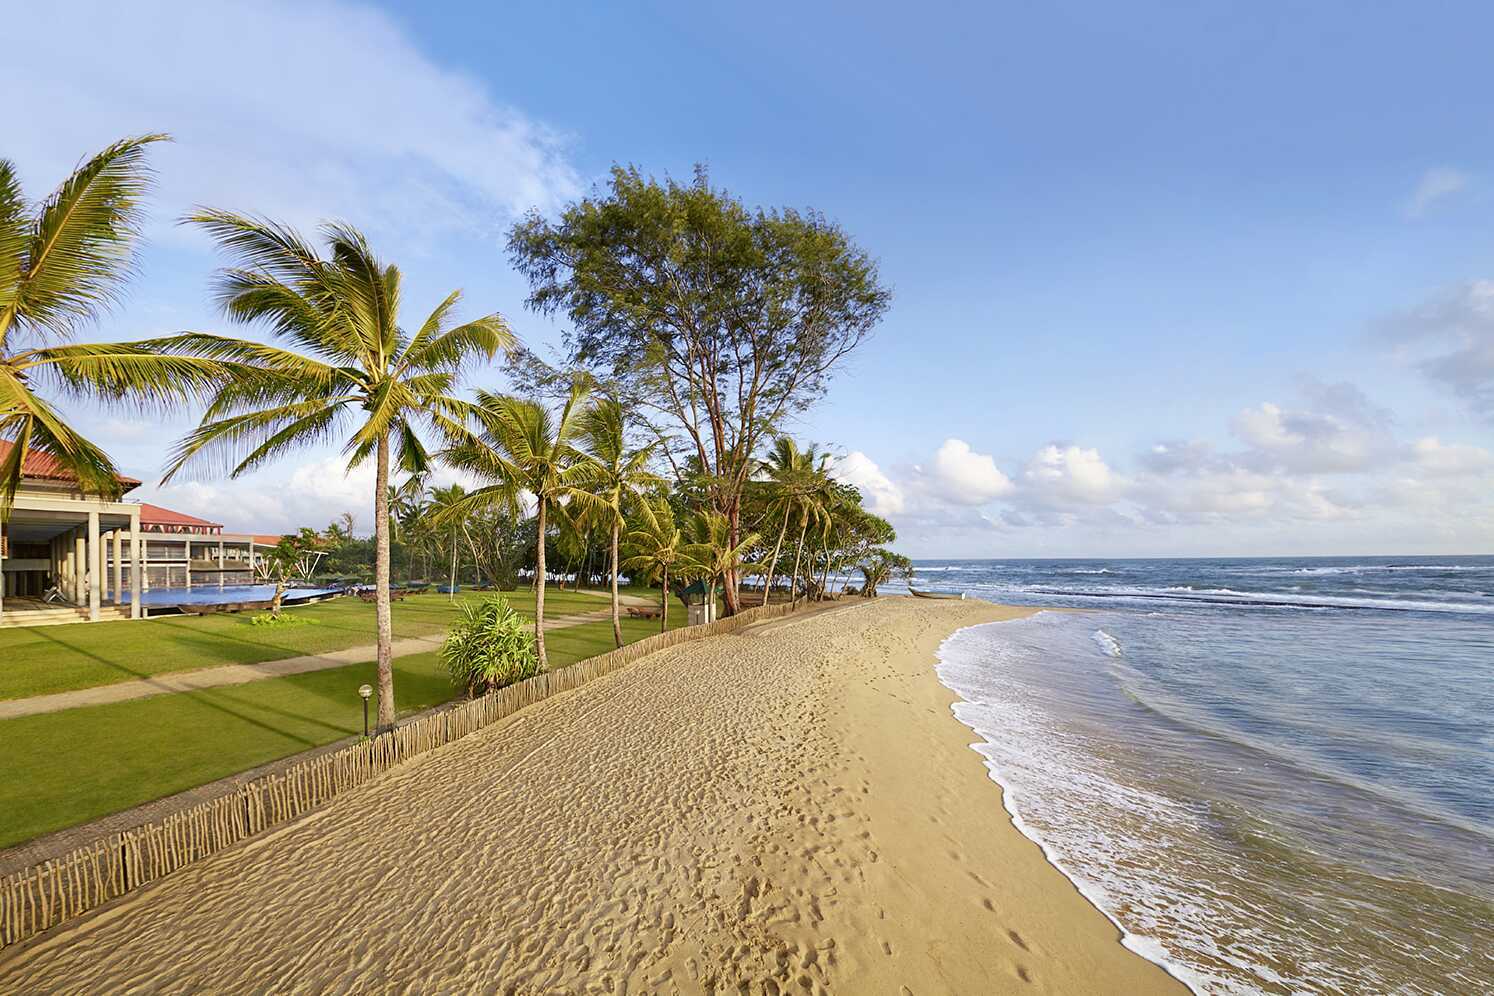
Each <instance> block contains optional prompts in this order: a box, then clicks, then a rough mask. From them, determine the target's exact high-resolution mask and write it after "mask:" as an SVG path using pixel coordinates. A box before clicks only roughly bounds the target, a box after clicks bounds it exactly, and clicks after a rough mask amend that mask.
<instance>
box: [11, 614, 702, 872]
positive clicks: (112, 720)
mask: <svg viewBox="0 0 1494 996" xmlns="http://www.w3.org/2000/svg"><path fill="white" fill-rule="evenodd" d="M547 601H548V598H547ZM683 617H684V613H683V612H674V611H671V612H670V625H671V628H673V627H676V626H679V625H682V624H683V622H684V618H683ZM370 618H371V617H370ZM125 625H129V624H125ZM104 626H105V624H103V623H99V624H95V625H94V626H80V627H75V628H76V629H80V630H87V629H101V628H103V627H104ZM135 627H136V628H137V629H150V628H151V627H150V626H149V625H147V624H135ZM246 628H249V627H246ZM309 628H311V627H296V630H297V631H298V632H299V631H301V630H303V629H309ZM658 629H659V624H658V622H657V621H656V620H654V621H649V620H633V619H630V620H624V621H623V636H624V639H625V640H626V641H627V642H629V643H631V642H634V641H636V640H640V639H643V638H644V637H647V636H652V635H653V634H654V633H657V632H658ZM545 645H546V648H547V650H548V651H549V655H550V666H551V667H552V668H555V667H561V666H563V665H565V664H569V663H571V662H573V661H577V660H581V659H582V658H585V657H590V656H593V655H595V654H599V653H604V652H606V651H608V650H610V649H612V625H611V623H610V622H596V623H584V624H582V625H579V626H573V627H567V628H564V629H558V630H553V631H551V632H549V633H547V634H545ZM282 656H283V655H282ZM374 679H375V673H374V665H373V664H372V663H366V664H354V665H350V666H348V667H342V668H335V669H332V670H327V671H316V672H312V673H309V674H300V675H294V676H292V677H288V678H272V679H267V680H265V681H256V682H253V683H251V684H247V685H230V686H224V687H221V688H211V689H205V690H203V691H199V692H184V693H178V694H172V695H161V696H157V697H155V698H149V699H137V700H134V701H130V702H119V703H115V704H113V705H104V706H90V707H87V708H82V709H67V710H64V711H62V712H54V713H45V714H43V715H39V716H24V717H22V718H20V719H11V720H5V721H0V743H4V744H5V757H4V761H3V771H4V775H5V777H4V778H0V847H5V846H9V845H11V844H16V843H19V842H21V841H24V840H28V839H30V838H32V837H35V836H37V835H39V834H43V833H48V832H50V831H53V830H59V829H62V828H64V827H68V826H73V825H75V824H78V823H83V822H86V821H88V820H91V819H95V818H97V817H100V816H104V815H107V814H109V813H113V812H118V811H119V810H122V809H128V808H130V807H131V806H136V805H139V804H141V803H144V802H149V801H151V800H152V799H158V798H161V797H162V796H167V795H172V794H174V793H176V792H181V791H184V790H186V789H189V788H193V787H195V786H198V785H203V784H206V783H207V782H211V781H214V780H216V779H219V778H223V777H225V776H228V775H232V774H235V773H236V772H240V771H244V770H247V769H249V768H253V767H257V766H258V765H261V764H265V763H268V762H270V761H273V760H276V759H277V758H282V757H285V756H287V755H290V754H296V753H299V752H301V751H304V750H308V749H310V748H312V747H316V746H319V745H321V744H326V743H330V742H332V741H334V740H340V739H342V738H343V737H348V736H354V735H356V734H358V733H361V732H362V729H363V707H362V702H361V700H360V699H359V698H358V692H357V689H358V686H359V685H360V684H362V683H364V682H369V683H372V682H373V681H374ZM394 688H395V692H396V696H397V700H398V702H399V705H400V711H401V713H402V714H403V713H409V712H414V711H418V710H420V709H425V708H428V707H430V706H433V705H437V704H439V703H441V702H445V701H447V700H448V699H450V698H452V697H453V696H454V694H455V693H454V690H453V689H452V686H451V683H450V681H449V680H448V679H447V677H446V674H445V672H444V671H443V670H442V669H441V666H440V662H439V661H438V659H437V657H436V655H435V654H434V653H430V654H418V655H412V656H409V657H403V658H398V659H396V660H395V662H394Z"/></svg>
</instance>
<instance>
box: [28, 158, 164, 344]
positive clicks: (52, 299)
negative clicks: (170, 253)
mask: <svg viewBox="0 0 1494 996" xmlns="http://www.w3.org/2000/svg"><path fill="white" fill-rule="evenodd" d="M165 140H166V136H165V135H142V136H140V137H138V138H127V139H124V140H123V141H119V142H115V143H114V144H113V145H111V146H109V147H108V148H106V149H104V150H103V151H102V152H100V153H99V154H98V155H96V156H94V157H93V158H92V159H89V160H88V161H87V162H85V163H83V164H82V165H81V166H79V167H78V168H77V169H76V170H75V171H74V172H73V174H72V175H71V176H69V177H68V178H67V179H66V180H64V181H63V183H62V186H60V187H58V188H57V190H56V191H54V192H53V193H52V195H51V196H50V197H48V198H47V199H46V200H45V201H43V202H42V204H41V208H40V210H39V211H38V212H37V215H36V220H35V223H34V224H33V225H32V226H31V231H30V233H29V234H28V237H27V239H26V245H25V248H24V249H23V254H24V256H25V261H24V263H23V264H22V269H21V273H20V276H19V279H18V281H17V284H16V290H15V295H14V298H13V299H12V301H11V303H10V306H9V312H10V314H9V315H8V316H5V315H0V330H3V328H4V327H5V326H8V325H10V324H11V321H12V320H13V321H14V322H16V323H17V324H19V325H21V326H23V327H25V328H26V329H28V330H29V331H31V332H33V333H35V334H39V335H41V334H45V333H52V334H54V335H67V334H69V333H71V332H72V330H73V329H74V327H76V325H77V324H78V323H79V322H80V321H84V320H87V319H90V318H93V317H95V316H96V315H97V314H98V313H99V312H100V311H101V310H102V309H103V308H105V307H107V306H108V305H109V304H111V303H112V302H113V301H114V300H115V299H116V295H117V294H118V292H119V288H120V285H121V282H122V280H123V278H124V277H125V276H126V275H127V274H128V273H129V271H130V268H131V266H132V264H133V259H134V243H135V237H136V236H137V235H138V234H139V228H140V220H141V202H142V200H143V199H144V197H145V194H146V192H147V191H148V190H149V189H150V185H151V173H150V170H149V168H148V167H147V166H146V164H145V153H146V148H147V146H149V145H150V144H151V143H153V142H160V141H165Z"/></svg>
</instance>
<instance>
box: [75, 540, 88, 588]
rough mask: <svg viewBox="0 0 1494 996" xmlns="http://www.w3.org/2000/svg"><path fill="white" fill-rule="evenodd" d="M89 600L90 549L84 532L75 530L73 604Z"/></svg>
mask: <svg viewBox="0 0 1494 996" xmlns="http://www.w3.org/2000/svg"><path fill="white" fill-rule="evenodd" d="M87 598H88V547H87V541H86V540H85V539H84V536H83V530H81V529H74V530H73V604H74V605H82V604H83V602H84V601H85V600H86V599H87Z"/></svg>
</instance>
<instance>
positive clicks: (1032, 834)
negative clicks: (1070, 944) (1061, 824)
mask: <svg viewBox="0 0 1494 996" xmlns="http://www.w3.org/2000/svg"><path fill="white" fill-rule="evenodd" d="M1091 611H1094V610H1091V609H1070V608H1053V609H1046V608H1037V609H1034V610H1033V611H1031V612H1029V613H1025V614H1023V615H1019V616H1013V617H1010V618H1006V619H999V620H992V621H993V622H1013V621H1016V620H1018V619H1028V618H1031V617H1032V616H1035V615H1038V614H1039V613H1043V612H1091ZM971 625H972V626H983V625H987V623H972V624H971ZM969 628H971V627H969V626H966V627H961V628H960V629H957V630H955V631H954V632H953V633H950V634H949V635H948V636H946V637H945V638H944V639H943V640H941V641H940V643H939V650H938V658H939V664H938V666H936V668H935V674H936V675H938V674H939V670H940V668H942V667H943V664H944V659H943V658H944V648H945V646H946V645H947V644H948V643H949V642H950V641H951V640H953V639H954V638H955V637H957V636H959V635H960V634H961V633H963V632H964V631H965V630H966V629H969ZM939 681H940V684H941V685H944V687H945V688H946V689H948V690H949V692H950V695H951V697H952V699H953V701H952V702H951V703H950V715H951V716H953V717H954V719H955V722H957V723H959V724H960V725H961V726H962V727H964V728H965V729H967V730H969V731H970V733H971V734H972V735H974V736H976V737H978V738H980V741H981V742H982V743H989V741H988V740H987V739H986V736H985V734H984V733H982V732H981V731H980V730H979V729H977V728H975V727H974V726H971V725H969V724H967V723H966V722H965V721H964V720H962V719H960V717H959V710H958V708H957V707H958V706H960V705H964V704H968V700H967V699H965V698H964V697H963V696H962V695H960V693H959V692H957V691H956V690H955V689H954V688H952V687H951V686H949V685H947V684H944V680H943V676H942V675H939ZM975 747H976V745H974V744H972V745H971V750H972V752H974V753H975V754H976V756H977V757H980V758H981V766H982V767H984V768H985V769H986V775H987V778H989V779H990V780H991V781H992V782H993V783H994V784H995V785H996V786H997V788H998V789H1000V792H1001V805H1002V808H1003V809H1004V810H1005V811H1006V813H1007V816H1008V817H1009V818H1010V819H1011V825H1012V827H1013V828H1015V829H1016V830H1017V832H1018V833H1020V834H1021V835H1022V836H1023V837H1026V838H1027V839H1028V840H1029V841H1031V842H1032V843H1033V845H1034V846H1036V847H1037V848H1038V850H1040V851H1041V852H1042V855H1043V860H1045V861H1046V862H1047V863H1048V864H1049V865H1050V866H1051V867H1052V868H1053V869H1054V870H1055V871H1057V872H1058V873H1059V874H1060V875H1062V876H1063V877H1064V879H1065V880H1066V881H1067V882H1068V883H1069V885H1071V886H1072V887H1073V889H1074V891H1075V892H1077V893H1079V894H1080V895H1081V896H1083V897H1084V900H1085V902H1087V903H1089V905H1090V906H1091V907H1093V908H1094V909H1095V911H1096V912H1098V913H1099V914H1100V915H1102V916H1103V917H1105V919H1106V920H1109V921H1110V923H1111V924H1112V925H1113V926H1114V927H1115V929H1116V932H1117V935H1118V940H1119V942H1120V944H1121V946H1123V947H1124V948H1126V949H1127V950H1128V951H1131V952H1133V953H1135V954H1136V955H1138V956H1139V957H1141V958H1145V959H1146V960H1147V961H1149V962H1151V963H1152V964H1154V965H1156V966H1157V967H1158V968H1160V969H1162V971H1164V972H1166V973H1167V974H1168V975H1169V976H1170V977H1171V978H1173V979H1175V980H1177V981H1178V982H1179V983H1180V984H1181V985H1183V986H1184V987H1185V988H1186V989H1187V990H1188V991H1189V992H1192V993H1199V992H1201V991H1202V990H1200V989H1199V988H1198V987H1197V986H1196V985H1195V984H1194V983H1193V982H1191V981H1190V980H1189V979H1188V977H1187V975H1188V973H1187V970H1186V969H1184V968H1183V967H1182V966H1180V965H1177V964H1175V963H1173V962H1172V961H1170V960H1169V959H1168V958H1167V953H1166V951H1165V949H1164V948H1163V947H1162V945H1161V944H1160V943H1159V942H1158V941H1156V940H1155V939H1153V938H1150V937H1147V936H1145V935H1141V934H1136V933H1133V932H1131V931H1130V930H1128V929H1126V926H1125V925H1124V924H1122V923H1121V922H1120V920H1118V919H1117V918H1116V917H1115V915H1114V914H1112V913H1111V912H1110V911H1109V910H1107V909H1106V908H1105V906H1104V904H1103V903H1102V902H1101V901H1100V900H1099V899H1098V898H1097V897H1096V896H1094V895H1092V894H1091V890H1090V888H1089V886H1088V883H1086V882H1085V881H1084V880H1083V879H1082V877H1081V876H1079V875H1078V874H1077V873H1075V872H1074V871H1072V870H1071V869H1069V868H1067V867H1065V866H1064V863H1063V861H1062V860H1061V859H1060V858H1059V856H1058V854H1057V853H1056V852H1055V851H1054V850H1053V848H1052V846H1051V845H1050V844H1049V843H1048V842H1047V841H1045V840H1043V838H1042V836H1041V835H1040V834H1039V833H1038V832H1037V831H1036V830H1034V829H1032V826H1031V824H1029V823H1028V822H1027V821H1026V820H1024V819H1023V818H1022V814H1021V812H1020V806H1019V805H1018V803H1017V801H1016V792H1015V790H1014V789H1013V787H1012V786H1011V784H1010V783H1009V782H1008V781H1007V780H1006V778H1004V777H1003V776H1002V774H1001V770H1000V768H999V767H998V766H997V765H996V763H995V762H994V761H992V760H990V759H989V758H987V757H986V756H985V755H984V754H981V753H980V752H979V751H977V750H975Z"/></svg>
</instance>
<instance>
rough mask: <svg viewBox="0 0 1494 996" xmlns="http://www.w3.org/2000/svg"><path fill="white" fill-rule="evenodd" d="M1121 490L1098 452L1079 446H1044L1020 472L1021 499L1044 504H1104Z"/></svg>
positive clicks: (1122, 486)
mask: <svg viewBox="0 0 1494 996" xmlns="http://www.w3.org/2000/svg"><path fill="white" fill-rule="evenodd" d="M1124 488H1125V484H1124V482H1123V481H1122V480H1121V479H1120V478H1119V477H1118V476H1117V475H1116V474H1115V473H1114V472H1113V471H1112V470H1111V469H1110V467H1109V465H1108V464H1106V463H1105V461H1104V460H1103V459H1102V458H1101V457H1100V451H1099V450H1095V449H1084V448H1083V447H1079V446H1058V445H1055V444H1049V445H1047V446H1044V447H1042V448H1041V449H1039V450H1038V451H1037V453H1035V454H1033V457H1032V459H1031V460H1029V461H1028V462H1027V468H1026V469H1025V470H1024V471H1023V472H1022V491H1021V495H1022V497H1023V498H1024V499H1025V500H1027V501H1030V502H1035V503H1039V504H1045V505H1055V506H1064V505H1104V504H1108V503H1110V502H1112V501H1115V500H1116V499H1117V498H1119V497H1120V496H1121V492H1122V491H1123V490H1124Z"/></svg>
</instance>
